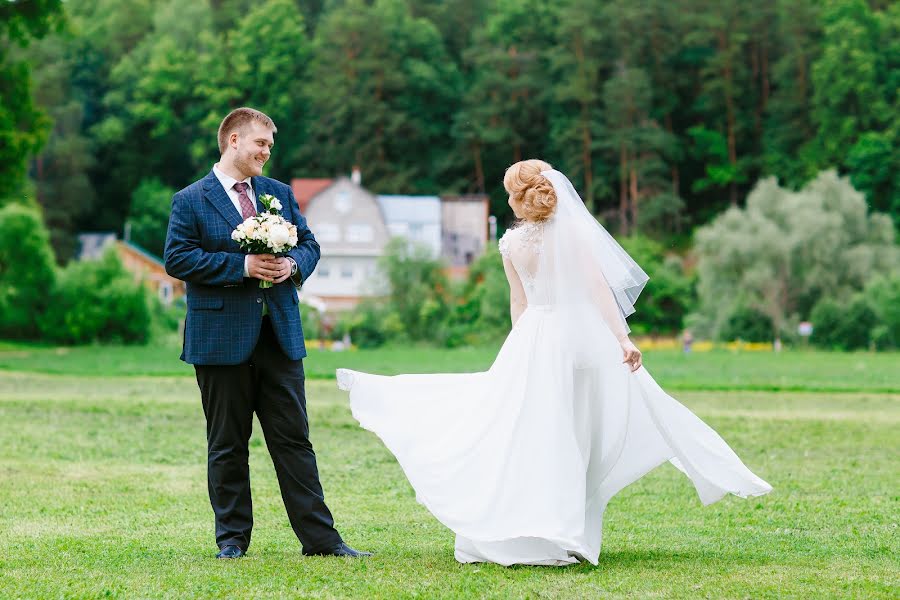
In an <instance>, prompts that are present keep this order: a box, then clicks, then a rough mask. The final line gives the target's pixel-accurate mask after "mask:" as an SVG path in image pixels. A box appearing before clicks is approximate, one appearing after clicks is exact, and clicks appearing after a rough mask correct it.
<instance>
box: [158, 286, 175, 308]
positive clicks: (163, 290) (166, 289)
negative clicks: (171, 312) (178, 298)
mask: <svg viewBox="0 0 900 600" xmlns="http://www.w3.org/2000/svg"><path fill="white" fill-rule="evenodd" d="M159 299H160V300H162V303H163V304H165V305H166V306H168V305H169V304H171V303H172V284H171V283H170V282H168V281H162V282H160V284H159Z"/></svg>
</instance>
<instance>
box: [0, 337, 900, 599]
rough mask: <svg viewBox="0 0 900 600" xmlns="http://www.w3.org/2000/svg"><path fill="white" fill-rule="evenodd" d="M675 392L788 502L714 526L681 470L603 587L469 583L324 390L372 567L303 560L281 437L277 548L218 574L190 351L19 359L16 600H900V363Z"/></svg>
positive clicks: (11, 565) (355, 521)
mask: <svg viewBox="0 0 900 600" xmlns="http://www.w3.org/2000/svg"><path fill="white" fill-rule="evenodd" d="M495 350H496V349H495V348H485V349H480V350H460V351H454V352H442V351H435V350H425V349H392V350H391V349H389V350H384V351H379V352H354V353H344V354H337V353H312V354H311V356H310V357H309V359H308V361H307V364H306V366H307V371H308V372H309V373H310V375H311V376H328V375H329V374H330V373H332V372H333V369H334V367H335V366H351V367H355V368H363V369H370V370H375V371H380V372H396V371H404V370H407V371H423V372H424V371H439V370H478V369H483V368H486V367H487V366H488V365H489V364H490V361H491V359H492V357H493V353H494V352H495ZM647 363H648V365H649V368H650V370H651V372H653V373H654V374H655V376H656V377H657V379H658V380H659V381H660V383H661V384H662V385H663V386H664V387H666V388H667V389H670V390H678V392H677V393H676V394H675V395H676V396H677V397H678V398H679V399H680V400H681V401H682V402H684V403H685V404H686V405H688V406H689V407H690V408H692V409H693V410H694V411H695V412H697V413H698V414H699V415H700V416H701V417H702V418H704V419H705V420H706V421H707V422H708V423H710V424H711V425H712V426H713V427H715V428H716V429H717V430H718V431H719V432H720V433H721V434H722V435H723V437H725V438H726V440H728V442H729V443H730V444H731V445H732V447H733V448H734V449H735V450H736V451H737V452H738V454H739V455H740V456H741V457H742V458H743V459H744V460H745V462H747V464H748V465H749V466H750V467H751V468H752V469H753V470H754V471H756V472H757V473H758V474H759V475H761V476H762V477H763V478H765V479H766V480H768V481H769V482H770V483H772V485H773V486H774V487H775V490H774V492H773V493H772V494H770V495H768V496H764V497H761V498H756V499H752V500H740V499H737V498H728V499H726V500H723V501H722V502H719V503H717V504H715V505H712V506H710V507H705V508H704V507H703V506H701V504H700V502H699V500H698V499H697V497H696V494H695V492H694V491H693V488H692V486H691V485H690V483H689V482H688V480H687V479H686V478H684V476H682V475H681V474H680V473H678V472H677V471H676V470H675V469H674V468H672V467H670V466H664V467H662V468H660V469H657V470H656V471H654V472H652V473H651V474H649V475H648V476H647V477H645V478H644V479H642V480H640V481H639V482H637V483H636V484H634V485H632V486H630V487H629V488H626V489H625V490H624V491H623V492H622V493H621V494H620V495H618V496H617V497H616V498H615V499H614V500H613V501H612V503H611V504H610V507H609V509H608V511H607V513H606V520H605V526H604V546H603V552H602V553H601V557H600V565H599V566H597V567H593V566H592V565H589V564H587V565H577V566H573V567H566V568H561V569H557V568H539V567H516V568H510V569H506V568H502V567H498V566H495V565H459V564H457V563H456V562H455V561H454V559H453V536H452V534H451V533H450V532H449V531H448V530H446V529H445V528H444V527H443V526H441V525H440V524H439V523H437V522H436V521H435V520H434V519H433V518H432V517H430V515H429V514H428V513H427V512H426V511H425V510H424V509H423V508H422V507H421V506H420V505H418V504H417V503H416V502H415V499H414V496H413V492H412V490H411V488H410V487H409V485H408V484H407V482H406V480H405V478H404V477H403V474H402V472H401V471H400V469H399V467H398V466H397V464H396V462H395V461H394V460H393V458H392V457H391V455H390V454H389V453H388V452H387V451H386V450H385V449H384V448H383V447H382V445H381V444H380V442H379V441H378V440H377V438H375V437H374V436H373V435H372V434H370V433H368V432H365V431H363V430H361V429H360V428H359V427H358V426H357V425H356V423H355V421H354V420H353V419H352V417H351V416H350V413H349V410H348V409H347V405H346V398H345V396H344V395H343V394H342V393H340V392H338V391H337V390H336V389H335V386H334V382H333V381H331V380H327V379H319V380H311V381H310V382H309V383H308V396H309V410H310V418H311V421H312V436H313V442H314V444H315V445H316V450H317V454H318V456H319V467H320V471H321V474H322V481H323V484H324V486H325V491H326V497H327V499H328V501H329V504H330V506H331V508H332V511H333V512H334V514H335V517H336V520H337V525H338V527H339V528H340V530H341V532H342V533H343V535H344V536H345V538H346V539H347V540H348V541H349V542H350V543H351V544H353V545H355V546H357V547H360V548H364V549H369V550H374V551H375V552H376V553H377V554H376V556H375V557H374V558H372V559H368V560H364V561H346V560H340V559H323V558H304V557H302V556H301V555H300V548H299V544H298V542H297V541H296V539H295V538H294V537H293V533H292V532H291V529H290V527H289V525H288V522H287V518H286V516H285V513H284V508H283V506H282V504H281V499H280V496H279V492H278V487H277V483H276V480H275V475H274V471H273V469H272V465H271V462H270V460H269V456H268V453H267V451H266V449H265V443H264V440H263V439H262V436H261V434H260V432H259V431H258V430H257V431H255V432H254V437H253V440H252V442H251V470H252V473H253V496H254V509H255V511H254V514H255V517H256V527H255V529H254V538H253V544H252V546H251V548H250V553H249V554H248V556H247V557H246V558H245V559H242V560H240V561H232V562H222V561H216V560H215V559H214V558H213V555H214V553H215V544H214V539H213V527H212V511H211V509H210V508H209V503H208V498H207V495H206V480H205V438H204V431H205V428H204V422H203V414H202V410H201V408H200V401H199V393H198V391H197V389H196V383H195V382H194V380H193V378H192V373H191V370H190V368H188V367H184V366H182V365H181V364H180V363H179V362H178V361H177V351H175V350H173V348H171V347H148V348H139V349H133V348H129V349H122V348H118V349H116V348H113V349H109V348H78V349H70V350H67V351H59V350H56V349H53V348H37V347H30V346H21V345H13V344H6V345H2V346H0V420H2V423H3V424H4V425H5V427H3V428H2V429H0V482H2V485H0V532H2V540H3V543H2V545H0V598H17V597H27V598H108V597H113V598H116V597H121V598H135V597H138V598H140V597H154V598H156V597H172V598H191V597H203V598H207V597H209V598H221V597H240V598H293V597H297V598H307V597H308V598H323V597H325V598H327V597H355V598H412V597H428V598H430V597H441V598H458V597H496V598H520V597H521V598H556V597H560V598H596V597H603V598H791V597H793V598H896V597H898V595H900V584H898V573H900V562H898V558H897V557H898V555H900V542H898V540H900V531H898V516H897V515H898V514H900V491H898V470H897V460H898V458H900V439H898V435H897V431H898V425H900V391H898V390H900V368H898V367H900V356H898V355H896V354H893V355H891V354H884V355H872V354H827V353H814V352H805V353H800V352H785V353H782V354H780V355H772V354H767V353H742V354H731V353H727V352H713V353H707V354H695V355H693V356H689V357H684V356H681V355H679V354H676V353H666V352H656V353H648V356H647Z"/></svg>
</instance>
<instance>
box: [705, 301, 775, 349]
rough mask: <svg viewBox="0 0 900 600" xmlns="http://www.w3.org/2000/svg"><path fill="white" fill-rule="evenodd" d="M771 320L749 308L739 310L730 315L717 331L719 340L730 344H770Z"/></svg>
mask: <svg viewBox="0 0 900 600" xmlns="http://www.w3.org/2000/svg"><path fill="white" fill-rule="evenodd" d="M772 334H773V331H772V319H770V318H769V317H767V316H766V315H764V314H762V313H761V312H759V311H756V310H753V309H750V308H739V309H737V310H736V311H735V312H733V313H732V314H731V316H730V317H729V318H728V320H727V321H725V324H724V325H723V326H722V328H721V329H720V330H719V335H718V337H719V339H720V340H722V341H726V342H730V341H732V340H743V341H745V342H771V341H772Z"/></svg>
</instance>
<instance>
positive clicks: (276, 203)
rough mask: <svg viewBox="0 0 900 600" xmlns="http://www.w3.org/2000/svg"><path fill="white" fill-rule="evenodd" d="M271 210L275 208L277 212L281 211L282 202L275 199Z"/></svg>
mask: <svg viewBox="0 0 900 600" xmlns="http://www.w3.org/2000/svg"><path fill="white" fill-rule="evenodd" d="M269 207H270V208H274V209H275V210H281V200H279V199H278V198H275V199H274V200H272V203H271V204H270V205H269Z"/></svg>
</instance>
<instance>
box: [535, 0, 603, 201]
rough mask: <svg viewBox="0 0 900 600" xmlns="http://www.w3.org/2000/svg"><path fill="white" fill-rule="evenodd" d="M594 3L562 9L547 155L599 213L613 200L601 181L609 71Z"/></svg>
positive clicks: (572, 2) (553, 58)
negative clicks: (604, 94)
mask: <svg viewBox="0 0 900 600" xmlns="http://www.w3.org/2000/svg"><path fill="white" fill-rule="evenodd" d="M604 16H605V15H604V13H603V11H601V10H599V3H598V2H597V1H596V0H568V1H567V2H562V3H560V5H559V9H558V21H557V31H556V32H555V36H556V39H557V43H556V44H554V45H552V46H550V47H549V48H548V50H547V59H548V64H549V69H550V70H549V73H551V74H552V77H553V81H554V85H553V95H552V98H551V99H550V105H551V106H550V109H549V110H550V137H549V140H548V142H547V146H548V150H549V152H550V153H551V154H552V155H553V157H554V160H556V161H557V163H558V164H557V165H554V166H556V167H557V168H558V169H560V170H562V171H565V172H566V173H567V174H568V176H569V179H571V180H572V182H573V183H574V185H575V186H576V187H577V188H579V189H580V190H581V194H582V198H583V199H584V202H585V205H587V208H588V210H589V211H591V212H592V213H595V214H596V213H598V212H599V211H598V203H597V201H596V199H597V198H610V197H612V196H613V194H612V189H611V184H610V182H608V181H607V178H605V177H603V175H604V174H606V172H607V170H608V169H607V168H604V167H605V165H604V163H603V157H602V153H601V151H600V145H601V140H602V139H603V134H604V122H603V104H602V97H601V93H602V88H601V82H602V78H603V74H604V72H605V71H606V70H608V69H609V67H610V65H609V60H610V57H609V55H608V42H609V40H608V33H607V28H606V27H605V19H604Z"/></svg>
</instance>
